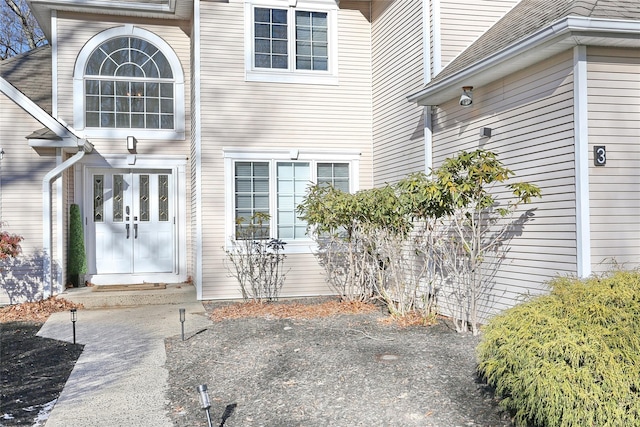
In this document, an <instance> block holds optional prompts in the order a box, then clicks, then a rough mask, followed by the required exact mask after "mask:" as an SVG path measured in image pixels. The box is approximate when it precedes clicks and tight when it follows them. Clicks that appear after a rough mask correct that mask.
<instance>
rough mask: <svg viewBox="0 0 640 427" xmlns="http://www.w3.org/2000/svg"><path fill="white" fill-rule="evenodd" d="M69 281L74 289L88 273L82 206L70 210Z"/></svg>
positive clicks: (75, 206) (73, 206) (71, 207)
mask: <svg viewBox="0 0 640 427" xmlns="http://www.w3.org/2000/svg"><path fill="white" fill-rule="evenodd" d="M67 272H68V273H69V280H70V281H71V283H72V284H73V286H74V287H76V288H77V287H78V286H80V285H81V283H80V282H81V280H80V275H82V274H85V273H86V272H87V255H86V252H85V248H84V231H83V230H82V215H81V214H80V206H78V205H76V204H72V205H71V206H70V208H69V259H68V260H67Z"/></svg>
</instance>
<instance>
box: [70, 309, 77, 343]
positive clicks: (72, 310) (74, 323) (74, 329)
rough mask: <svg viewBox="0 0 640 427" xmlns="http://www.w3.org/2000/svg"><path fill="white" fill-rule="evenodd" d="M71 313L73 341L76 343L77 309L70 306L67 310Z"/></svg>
mask: <svg viewBox="0 0 640 427" xmlns="http://www.w3.org/2000/svg"><path fill="white" fill-rule="evenodd" d="M69 312H70V313H71V324H72V325H73V343H74V344H75V343H76V321H77V320H78V309H76V308H72V309H71V310H69Z"/></svg>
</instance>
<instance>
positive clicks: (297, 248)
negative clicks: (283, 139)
mask: <svg viewBox="0 0 640 427" xmlns="http://www.w3.org/2000/svg"><path fill="white" fill-rule="evenodd" d="M222 151H223V153H224V188H225V236H226V237H225V249H227V250H230V249H232V248H233V244H234V242H235V239H234V237H233V236H234V234H235V214H234V208H235V201H234V200H235V194H234V180H235V176H234V170H235V168H234V167H233V165H234V162H236V161H251V162H269V164H270V166H269V212H270V213H273V212H276V210H277V197H274V195H273V194H272V190H273V188H272V187H273V186H274V185H275V184H274V183H275V182H276V181H275V179H276V168H275V167H274V166H275V164H276V162H300V163H304V162H308V163H310V166H311V170H312V175H311V176H312V177H313V178H314V179H315V178H316V173H315V170H314V169H315V165H316V164H317V163H349V191H350V192H351V193H355V192H356V191H358V190H359V189H360V181H359V179H358V177H359V176H360V151H357V150H333V151H329V150H298V149H272V150H260V151H257V150H255V149H244V148H237V147H223V148H222ZM276 221H277V218H276V217H275V216H274V215H272V216H271V222H270V229H271V230H275V229H276V227H277V223H276ZM282 240H283V241H285V242H286V243H287V244H286V245H285V253H289V254H296V253H314V252H315V251H316V250H317V245H316V243H315V242H314V241H313V240H312V239H311V238H307V239H296V240H288V239H282Z"/></svg>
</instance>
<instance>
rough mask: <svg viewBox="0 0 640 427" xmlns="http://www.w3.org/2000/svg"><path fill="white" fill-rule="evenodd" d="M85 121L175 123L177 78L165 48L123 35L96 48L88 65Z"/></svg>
mask: <svg viewBox="0 0 640 427" xmlns="http://www.w3.org/2000/svg"><path fill="white" fill-rule="evenodd" d="M84 79H85V96H86V99H85V114H86V117H85V121H86V126H87V127H91V128H120V129H122V128H137V129H173V128H174V116H173V113H174V99H175V97H174V80H173V73H172V71H171V66H170V65H169V62H168V61H167V58H166V57H165V56H164V54H163V53H162V52H160V50H159V49H158V48H157V47H155V46H154V45H152V44H151V43H149V42H147V41H145V40H142V39H139V38H136V37H117V38H114V39H111V40H108V41H106V42H104V43H103V44H102V45H100V46H99V47H98V48H97V49H96V50H94V51H93V53H92V54H91V56H90V57H89V60H88V61H87V65H86V67H85V74H84Z"/></svg>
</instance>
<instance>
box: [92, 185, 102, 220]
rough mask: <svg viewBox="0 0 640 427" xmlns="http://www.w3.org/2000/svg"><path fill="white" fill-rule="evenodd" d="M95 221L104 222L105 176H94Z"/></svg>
mask: <svg viewBox="0 0 640 427" xmlns="http://www.w3.org/2000/svg"><path fill="white" fill-rule="evenodd" d="M93 220H94V221H95V222H103V221H104V175H94V176H93Z"/></svg>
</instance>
